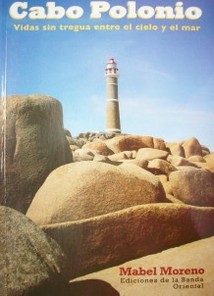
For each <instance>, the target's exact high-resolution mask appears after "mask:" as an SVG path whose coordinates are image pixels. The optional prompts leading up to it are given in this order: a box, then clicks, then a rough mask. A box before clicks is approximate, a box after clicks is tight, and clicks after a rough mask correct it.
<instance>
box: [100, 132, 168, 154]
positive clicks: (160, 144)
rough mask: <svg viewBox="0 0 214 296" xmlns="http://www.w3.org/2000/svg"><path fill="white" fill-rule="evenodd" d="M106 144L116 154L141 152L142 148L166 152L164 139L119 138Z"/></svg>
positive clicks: (129, 136) (132, 136)
mask: <svg viewBox="0 0 214 296" xmlns="http://www.w3.org/2000/svg"><path fill="white" fill-rule="evenodd" d="M105 143H106V145H107V146H108V147H109V149H111V150H112V151H113V152H114V153H119V152H123V151H132V150H139V149H140V148H155V149H160V150H166V146H165V143H164V141H163V140H162V139H158V138H153V137H148V136H134V135H125V136H117V137H114V138H112V139H110V140H107V141H105Z"/></svg>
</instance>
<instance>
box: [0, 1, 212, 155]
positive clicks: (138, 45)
mask: <svg viewBox="0 0 214 296" xmlns="http://www.w3.org/2000/svg"><path fill="white" fill-rule="evenodd" d="M3 1H4V0H0V13H1V20H0V26H1V29H0V32H1V50H2V53H3V54H5V42H4V40H7V49H6V51H7V58H6V61H7V63H6V62H5V60H4V61H3V62H2V64H1V73H4V71H3V68H4V67H6V92H7V95H10V94H46V95H49V96H52V97H54V98H56V99H58V100H59V101H60V102H61V104H62V107H63V113H64V127H65V128H66V129H69V130H70V132H71V134H72V135H73V136H77V135H78V134H79V133H81V132H87V131H104V130H105V117H106V113H105V111H106V82H105V75H104V71H105V66H106V62H107V60H108V59H109V58H110V57H114V58H115V60H116V62H117V65H118V68H119V73H120V76H119V101H120V116H121V128H122V132H123V133H130V134H138V135H149V136H153V137H158V138H162V139H164V140H165V141H168V142H173V141H181V140H185V139H187V138H190V137H193V136H194V137H196V138H197V139H198V140H199V142H200V143H201V144H203V145H206V146H208V147H209V148H210V150H212V151H214V137H213V122H214V100H213V94H214V67H213V66H214V30H213V29H214V17H213V14H214V2H213V1H207V0H200V1H199V0H186V1H183V7H184V10H186V9H188V8H189V7H192V6H196V7H199V8H200V9H201V10H202V16H201V17H200V18H199V19H198V20H188V19H186V18H185V19H184V20H175V19H172V20H156V19H155V18H154V17H153V18H150V19H148V20H145V19H141V18H139V17H137V18H136V19H127V18H126V16H124V17H123V18H121V19H113V18H112V17H111V16H110V15H109V13H108V12H107V13H103V14H102V17H101V18H100V19H91V18H90V11H91V10H90V2H91V1H89V0H78V1H77V0H59V1H55V2H56V6H62V7H64V8H66V9H67V8H69V7H70V6H80V7H82V8H83V10H84V14H83V16H82V17H81V18H80V19H77V20H72V19H68V18H66V17H64V18H62V19H60V20H55V21H54V20H48V19H45V20H31V19H30V18H29V17H28V15H27V16H26V17H25V18H24V19H23V20H15V19H13V18H12V17H11V16H10V15H9V13H8V11H9V7H10V6H11V5H12V4H13V3H14V2H16V1H13V0H7V1H5V2H6V3H3ZM25 2H27V3H28V8H31V7H33V6H42V7H45V5H46V2H48V1H43V0H30V1H25ZM135 2H136V5H137V8H138V7H139V8H140V7H141V6H151V7H156V6H171V7H173V8H174V6H175V3H176V2H178V1H174V0H141V1H135ZM108 3H109V4H110V5H111V7H112V6H115V5H120V6H123V7H127V6H126V4H127V1H124V0H118V1H113V0H110V1H108ZM27 11H28V9H27ZM19 12H20V11H19ZM14 25H16V26H17V25H25V26H26V25H31V26H39V30H38V31H29V30H28V31H25V30H15V27H14ZM45 25H52V26H53V25H54V26H55V28H56V30H53V31H44V30H43V26H45ZM60 25H81V26H90V30H83V31H82V30H81V31H79V32H74V31H73V30H70V31H69V30H67V31H62V30H60V29H59V26H60ZM95 25H117V26H120V30H102V31H99V30H98V31H97V30H94V26H95ZM125 25H132V30H124V26H125ZM137 25H141V26H145V25H150V26H153V27H154V26H157V27H158V29H157V30H136V29H135V28H136V26H137ZM175 25H178V30H177V31H172V30H170V26H175ZM183 25H191V26H200V29H199V30H198V31H190V32H186V31H182V29H181V28H182V26H183ZM162 26H166V30H165V32H162V29H161V28H162ZM5 28H6V30H5ZM25 28H26V27H25ZM31 28H32V27H31ZM82 28H83V27H82ZM85 28H86V27H85Z"/></svg>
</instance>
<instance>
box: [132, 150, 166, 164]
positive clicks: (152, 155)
mask: <svg viewBox="0 0 214 296" xmlns="http://www.w3.org/2000/svg"><path fill="white" fill-rule="evenodd" d="M168 155H169V152H167V151H163V150H160V149H152V148H141V149H139V150H138V152H137V156H136V159H137V160H141V161H142V160H144V161H145V160H147V161H149V160H154V159H166V158H167V156H168Z"/></svg>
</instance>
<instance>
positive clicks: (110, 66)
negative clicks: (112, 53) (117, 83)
mask: <svg viewBox="0 0 214 296" xmlns="http://www.w3.org/2000/svg"><path fill="white" fill-rule="evenodd" d="M105 73H106V75H108V76H109V75H111V76H118V68H117V63H116V62H115V60H114V58H110V59H109V60H108V62H107V65H106V69H105Z"/></svg>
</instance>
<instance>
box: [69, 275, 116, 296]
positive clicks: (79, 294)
mask: <svg viewBox="0 0 214 296" xmlns="http://www.w3.org/2000/svg"><path fill="white" fill-rule="evenodd" d="M69 296H120V294H119V293H118V292H117V290H115V289H114V288H113V287H112V286H111V285H110V284H109V283H107V282H105V281H100V280H96V279H93V280H84V281H75V282H71V283H70V294H69Z"/></svg>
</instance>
